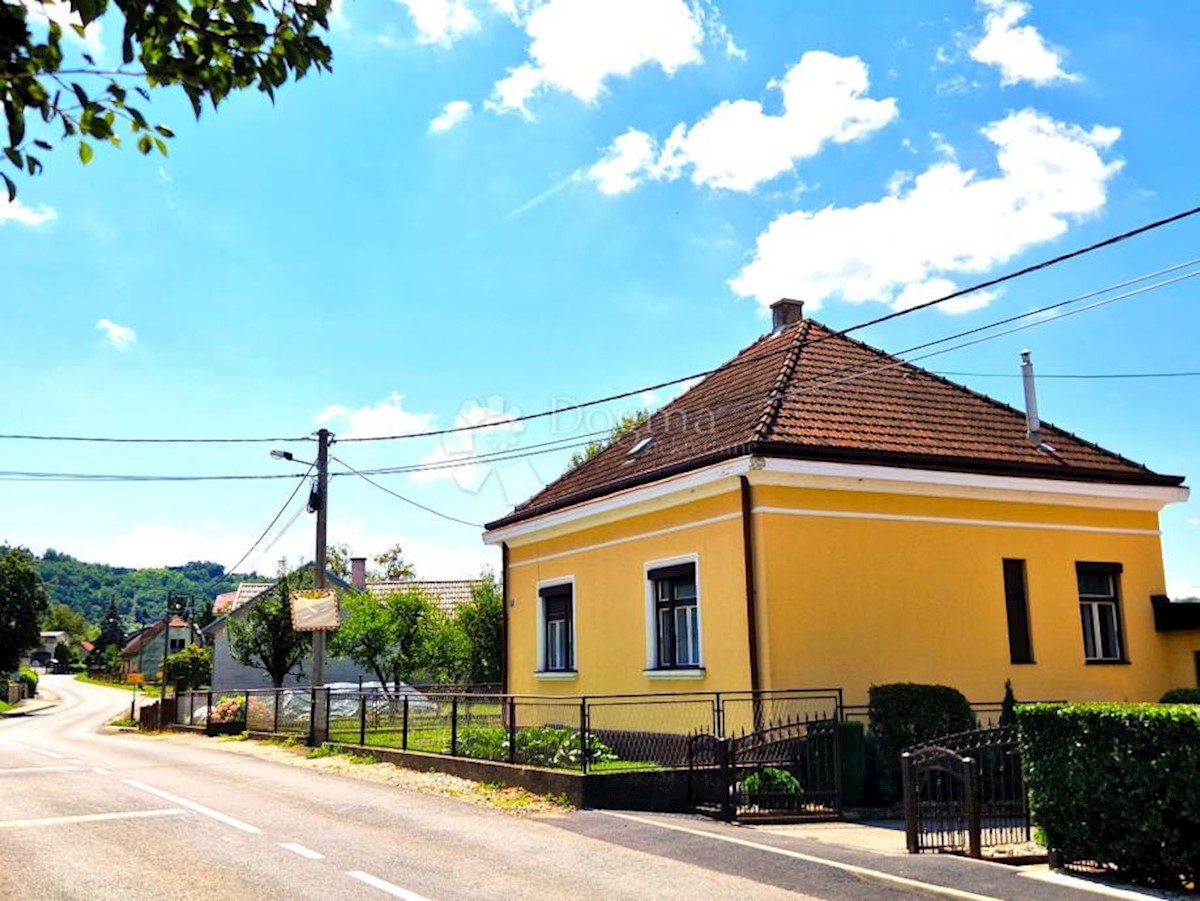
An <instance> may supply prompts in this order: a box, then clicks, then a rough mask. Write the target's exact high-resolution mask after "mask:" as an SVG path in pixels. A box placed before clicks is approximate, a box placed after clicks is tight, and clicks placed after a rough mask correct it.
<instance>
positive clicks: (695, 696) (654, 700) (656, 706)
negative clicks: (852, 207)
mask: <svg viewBox="0 0 1200 901" xmlns="http://www.w3.org/2000/svg"><path fill="white" fill-rule="evenodd" d="M834 699H836V700H834ZM176 701H177V703H176V707H175V710H176V715H175V723H176V724H178V725H184V726H196V727H198V726H204V727H206V728H207V729H208V730H209V731H239V730H242V729H244V730H248V731H254V732H271V733H284V734H295V735H305V736H307V737H308V738H309V740H310V741H313V742H316V743H319V742H321V741H326V740H328V741H336V742H345V743H348V744H359V745H364V746H366V747H379V748H392V749H397V750H404V751H421V752H425V753H431V754H445V755H450V756H455V757H470V758H476V759H481V760H496V761H502V762H506V763H518V764H527V765H531V766H545V767H551V768H555V769H567V770H576V771H580V772H585V773H586V772H614V771H629V770H656V769H672V768H681V769H682V768H687V767H688V766H689V765H692V764H693V763H694V760H693V757H694V755H692V753H691V748H690V744H689V740H690V739H691V738H692V737H694V736H696V735H709V736H720V737H725V736H727V735H728V736H731V737H733V736H747V735H751V734H754V733H755V732H756V727H758V728H759V729H761V728H762V727H763V726H764V725H770V724H780V723H791V722H799V721H802V720H813V719H818V718H828V717H830V716H831V713H830V712H829V711H830V710H834V711H836V710H837V709H838V707H837V705H838V704H840V691H836V690H821V691H765V692H728V693H720V692H680V693H671V694H629V695H603V696H595V697H589V696H560V695H553V696H548V695H506V694H498V693H492V694H483V693H478V692H472V693H466V692H463V693H460V692H441V691H427V690H417V689H415V688H412V687H411V686H403V685H402V686H401V687H400V689H398V690H397V689H380V688H375V689H366V690H361V691H360V690H335V689H325V688H318V689H314V688H286V689H250V690H246V691H237V692H228V691H226V692H212V691H193V692H180V693H179V695H178V696H177V698H176ZM832 715H836V713H835V714H832Z"/></svg>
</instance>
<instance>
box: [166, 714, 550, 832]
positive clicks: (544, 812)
mask: <svg viewBox="0 0 1200 901" xmlns="http://www.w3.org/2000/svg"><path fill="white" fill-rule="evenodd" d="M156 737H157V738H165V739H166V740H168V741H178V742H187V743H190V744H203V745H205V746H206V747H209V748H212V749H214V750H219V751H226V752H228V753H231V754H242V755H245V756H248V757H257V758H258V759H259V760H267V761H270V762H272V763H281V764H284V765H286V766H298V767H303V768H305V769H310V770H317V771H319V772H324V773H335V774H337V775H339V776H346V777H348V778H351V779H358V780H360V781H362V782H374V783H375V784H377V785H389V786H392V787H393V788H400V789H405V790H408V791H419V792H424V793H426V794H430V795H441V796H442V797H445V798H455V799H457V800H459V801H465V802H466V803H468V804H476V805H479V806H481V807H491V808H494V809H496V810H502V811H504V812H505V813H508V814H512V815H513V816H519V817H534V816H537V817H546V816H562V815H563V814H565V813H567V812H568V811H570V810H571V809H572V808H571V806H570V804H569V803H568V802H567V801H566V799H565V798H561V799H556V798H547V797H544V796H542V795H536V794H534V793H533V792H529V791H526V790H525V789H523V788H508V787H505V786H502V785H499V784H496V783H483V782H473V781H471V780H470V779H463V778H460V777H458V776H451V775H450V774H448V773H433V772H422V771H419V770H409V769H405V768H404V767H400V766H396V765H395V764H391V763H379V762H375V761H374V759H373V758H366V757H356V756H354V755H348V754H338V753H330V752H326V751H325V750H324V749H312V748H307V747H305V746H303V745H284V744H277V743H274V742H266V741H253V740H243V739H231V738H208V737H206V736H203V735H195V734H190V733H182V732H173V733H160V734H159V735H158V736H156ZM309 755H312V756H309Z"/></svg>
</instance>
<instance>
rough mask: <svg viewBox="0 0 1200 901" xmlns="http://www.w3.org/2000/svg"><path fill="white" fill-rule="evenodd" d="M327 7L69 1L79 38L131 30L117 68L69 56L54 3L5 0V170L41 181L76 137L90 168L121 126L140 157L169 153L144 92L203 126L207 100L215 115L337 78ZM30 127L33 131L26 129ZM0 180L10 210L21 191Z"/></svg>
mask: <svg viewBox="0 0 1200 901" xmlns="http://www.w3.org/2000/svg"><path fill="white" fill-rule="evenodd" d="M331 2H332V0H189V2H186V3H185V2H181V0H155V2H154V3H149V2H147V0H115V2H112V3H110V2H109V0H71V4H70V5H71V10H72V13H73V14H74V15H75V16H77V17H78V24H72V25H70V26H69V27H71V28H72V29H73V30H74V31H75V32H76V33H77V34H78V35H80V36H82V35H83V32H84V28H85V27H86V26H88V25H90V24H91V23H93V22H95V21H96V20H98V19H99V18H100V17H101V16H106V18H105V24H108V23H110V22H112V23H114V24H115V23H116V21H118V20H123V25H122V30H123V33H122V41H121V65H120V66H118V67H117V68H116V69H111V68H108V67H105V66H102V65H99V64H98V63H97V62H96V60H95V59H94V58H93V57H92V56H91V55H90V54H89V53H81V54H80V55H79V56H80V59H78V60H76V59H74V58H72V59H70V60H68V59H67V58H66V54H65V53H64V46H63V28H62V26H61V25H60V24H58V23H57V22H53V21H50V22H48V23H45V24H44V23H43V22H42V20H43V19H48V18H49V9H48V7H49V4H48V3H46V0H31V2H24V3H22V2H12V0H4V2H0V104H2V105H3V107H4V114H5V119H6V121H7V125H8V142H7V146H6V147H5V148H4V154H5V158H6V159H5V163H6V165H8V166H11V167H13V168H14V169H15V170H16V172H17V173H28V174H29V175H31V176H32V175H37V174H38V173H40V172H41V171H42V168H43V164H42V160H41V154H42V152H43V151H50V150H52V149H53V147H54V144H53V142H54V141H67V140H68V139H71V140H73V141H77V142H78V152H79V158H80V160H82V161H83V162H84V163H88V162H89V161H90V160H91V158H92V153H93V148H92V145H91V143H89V140H88V139H90V140H94V141H102V142H106V143H109V144H113V145H120V143H121V140H120V137H119V136H118V134H117V131H118V127H121V128H127V129H128V130H129V132H130V133H131V134H132V135H133V136H134V137H136V141H137V148H138V151H139V152H141V153H143V154H146V153H150V152H151V151H153V150H158V152H159V153H163V154H165V153H166V152H167V145H166V142H165V139H168V138H171V137H174V135H173V133H172V132H171V130H170V129H169V128H167V127H166V126H164V125H154V126H152V125H151V124H150V122H149V120H147V118H146V117H145V115H144V114H143V113H142V112H141V111H140V110H139V109H138V108H137V107H135V106H133V105H131V104H130V102H129V101H130V99H133V100H135V101H136V100H137V98H138V97H140V98H141V99H142V100H143V101H149V99H150V93H149V91H148V90H147V88H152V87H166V86H172V85H174V86H178V87H179V88H181V89H182V90H183V93H184V94H186V95H187V98H188V100H190V101H191V104H192V109H193V111H194V112H195V114H196V117H197V118H199V117H200V112H201V110H202V109H203V102H204V101H205V100H207V101H208V102H209V103H210V104H211V105H212V107H213V108H214V109H216V107H217V106H218V105H219V104H220V103H221V101H222V100H224V99H225V98H226V96H228V94H229V93H230V92H231V91H235V90H242V89H246V88H251V87H256V88H258V90H260V91H263V92H264V93H266V94H267V96H269V97H271V98H272V99H274V97H275V90H276V89H277V88H279V87H280V86H282V85H283V84H284V83H286V82H287V81H288V79H289V77H291V78H295V79H299V78H302V77H303V76H304V75H305V74H307V73H308V71H309V70H310V69H314V68H315V69H317V70H318V71H320V70H325V71H329V70H330V68H331V61H332V58H333V54H332V52H331V51H330V49H329V47H328V46H327V45H326V44H325V43H324V41H323V40H322V39H321V38H320V37H319V36H318V34H319V33H320V32H321V31H324V30H327V29H328V27H329V26H328V19H327V17H328V15H329V9H330V5H331ZM131 93H133V94H135V95H136V97H133V98H131V97H130V94H131ZM29 120H32V121H33V126H34V127H33V128H27V124H28V121H29ZM118 120H120V121H119V122H118ZM59 130H61V134H60V135H57V136H56V132H58V131H59ZM0 143H3V141H2V139H0ZM34 151H36V153H35V152H34ZM0 179H3V181H4V182H5V185H6V187H7V189H8V196H9V200H12V199H13V198H14V197H15V196H16V184H15V183H14V181H13V179H12V178H11V177H10V176H9V175H8V174H6V173H4V172H3V171H0Z"/></svg>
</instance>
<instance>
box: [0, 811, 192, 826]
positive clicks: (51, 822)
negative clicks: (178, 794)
mask: <svg viewBox="0 0 1200 901" xmlns="http://www.w3.org/2000/svg"><path fill="white" fill-rule="evenodd" d="M183 813H185V811H182V810H180V809H179V808H178V807H168V808H165V809H163V810H130V811H126V812H124V813H83V814H79V815H77V816H72V817H43V818H41V819H38V820H0V829H14V828H18V827H21V826H66V825H70V824H73V823H102V822H104V821H106V820H140V819H145V818H146V817H177V816H181V815H182V814H183Z"/></svg>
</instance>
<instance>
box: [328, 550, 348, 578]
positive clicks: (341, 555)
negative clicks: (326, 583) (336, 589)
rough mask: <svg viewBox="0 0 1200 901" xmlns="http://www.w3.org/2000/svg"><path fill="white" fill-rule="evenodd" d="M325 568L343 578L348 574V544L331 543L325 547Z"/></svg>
mask: <svg viewBox="0 0 1200 901" xmlns="http://www.w3.org/2000/svg"><path fill="white" fill-rule="evenodd" d="M325 569H327V570H328V571H329V572H331V573H333V574H334V575H335V576H341V577H342V578H343V579H345V578H347V577H348V576H349V575H350V545H348V544H331V545H329V546H328V547H327V548H326V549H325Z"/></svg>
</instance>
